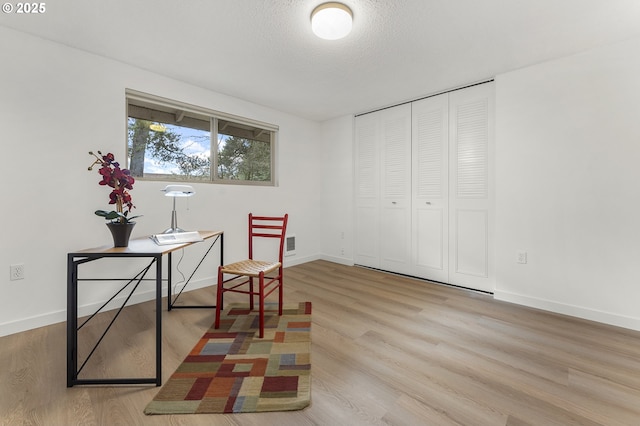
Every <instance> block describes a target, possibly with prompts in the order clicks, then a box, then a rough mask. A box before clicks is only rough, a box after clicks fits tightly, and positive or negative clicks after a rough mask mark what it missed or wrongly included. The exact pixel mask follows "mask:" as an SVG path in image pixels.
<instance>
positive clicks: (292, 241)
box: [284, 234, 296, 256]
mask: <svg viewBox="0 0 640 426" xmlns="http://www.w3.org/2000/svg"><path fill="white" fill-rule="evenodd" d="M294 254H296V235H295V234H292V235H287V236H286V239H285V241H284V255H285V256H293V255H294Z"/></svg>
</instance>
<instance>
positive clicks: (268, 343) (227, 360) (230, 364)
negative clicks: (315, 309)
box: [144, 302, 311, 414]
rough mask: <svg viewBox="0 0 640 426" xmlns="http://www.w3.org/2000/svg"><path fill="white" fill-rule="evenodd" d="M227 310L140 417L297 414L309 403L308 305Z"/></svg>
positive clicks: (236, 306) (245, 306) (240, 306)
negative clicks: (261, 319)
mask: <svg viewBox="0 0 640 426" xmlns="http://www.w3.org/2000/svg"><path fill="white" fill-rule="evenodd" d="M264 321H265V325H264V338H262V339H260V338H258V312H257V310H254V311H249V309H248V304H238V303H234V304H229V305H228V306H227V308H226V309H225V310H224V311H223V313H222V316H221V318H220V328H219V329H217V330H216V329H215V328H213V325H212V326H211V328H210V329H209V330H208V331H207V332H206V333H205V334H204V336H202V338H201V339H200V341H199V342H198V343H197V344H196V345H195V347H194V348H193V349H192V350H191V352H190V353H189V355H188V356H187V357H186V358H185V360H184V361H183V362H182V364H181V365H180V366H179V367H178V369H177V370H176V371H175V373H173V375H172V376H171V377H170V378H169V380H168V381H167V382H166V383H165V384H164V386H162V388H161V389H160V391H159V392H158V394H157V395H156V397H155V398H154V399H153V400H152V401H151V402H150V403H149V404H148V405H147V407H146V408H145V410H144V412H145V414H196V413H252V412H262V411H291V410H301V409H303V408H304V407H306V406H308V405H309V403H310V401H311V359H310V358H311V302H302V303H294V304H286V303H285V304H284V305H283V312H282V316H278V304H277V303H265V313H264Z"/></svg>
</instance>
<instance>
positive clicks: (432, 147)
mask: <svg viewBox="0 0 640 426" xmlns="http://www.w3.org/2000/svg"><path fill="white" fill-rule="evenodd" d="M448 99H449V97H448V95H447V94H444V95H439V96H434V97H431V98H427V99H423V100H420V101H416V102H413V104H412V120H411V125H412V157H413V158H412V173H413V179H412V181H413V185H412V193H413V200H412V237H413V250H412V268H413V272H412V275H415V276H418V277H421V278H427V279H430V280H435V281H440V282H448V279H449V195H448V193H449V178H448V176H449V162H448V159H449V121H448V117H449V101H448Z"/></svg>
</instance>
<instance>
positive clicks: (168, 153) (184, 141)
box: [127, 99, 275, 185]
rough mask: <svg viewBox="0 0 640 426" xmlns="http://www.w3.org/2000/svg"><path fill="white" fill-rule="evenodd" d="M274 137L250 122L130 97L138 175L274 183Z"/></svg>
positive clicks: (133, 166)
mask: <svg viewBox="0 0 640 426" xmlns="http://www.w3.org/2000/svg"><path fill="white" fill-rule="evenodd" d="M247 121H249V120H247ZM274 136H275V131H274V130H270V129H265V128H262V127H259V126H257V125H254V124H252V123H250V122H248V123H241V122H235V121H231V120H227V119H226V118H218V117H216V116H214V115H207V114H206V113H204V112H194V111H187V110H185V109H182V108H179V107H178V106H176V107H173V106H171V105H164V104H162V105H156V104H152V103H150V102H149V101H141V100H137V99H136V100H132V99H129V101H128V138H127V139H128V141H127V146H128V151H129V170H131V174H132V175H133V176H136V177H138V178H149V179H162V180H181V181H228V182H239V183H242V182H245V183H253V184H267V185H269V184H273V181H274V180H273V164H274V162H273V143H274ZM212 140H213V141H216V143H213V144H212V142H211V141H212ZM212 159H213V161H212ZM214 170H215V172H213V171H214Z"/></svg>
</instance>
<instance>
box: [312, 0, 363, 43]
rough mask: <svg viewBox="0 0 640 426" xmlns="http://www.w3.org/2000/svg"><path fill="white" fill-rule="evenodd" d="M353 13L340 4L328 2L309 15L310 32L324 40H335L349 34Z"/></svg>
mask: <svg viewBox="0 0 640 426" xmlns="http://www.w3.org/2000/svg"><path fill="white" fill-rule="evenodd" d="M352 24H353V13H352V12H351V9H349V8H348V7H347V6H345V5H344V4H342V3H336V2H329V3H323V4H321V5H320V6H318V7H316V8H315V9H314V10H313V12H312V13H311V30H312V31H313V33H314V34H315V35H317V36H318V37H320V38H323V39H325V40H337V39H340V38H343V37H345V36H346V35H347V34H349V33H350V32H351V27H352Z"/></svg>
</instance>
